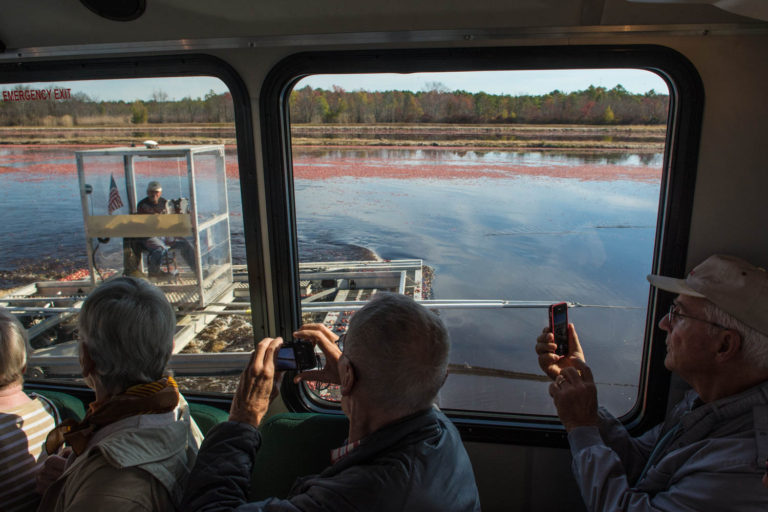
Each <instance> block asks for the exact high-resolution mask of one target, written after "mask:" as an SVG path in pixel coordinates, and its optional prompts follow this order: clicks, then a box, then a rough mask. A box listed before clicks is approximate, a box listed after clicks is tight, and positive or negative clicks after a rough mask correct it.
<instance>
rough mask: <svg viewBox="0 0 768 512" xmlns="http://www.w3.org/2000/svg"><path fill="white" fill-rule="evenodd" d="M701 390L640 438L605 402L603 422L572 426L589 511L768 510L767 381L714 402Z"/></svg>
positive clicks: (578, 479)
mask: <svg viewBox="0 0 768 512" xmlns="http://www.w3.org/2000/svg"><path fill="white" fill-rule="evenodd" d="M697 398H698V397H697V395H696V393H694V392H693V391H691V392H689V393H688V394H687V396H686V397H685V399H683V400H682V401H681V402H680V403H679V404H677V406H676V407H675V408H674V410H673V411H672V412H671V413H670V414H669V416H668V417H667V419H666V421H665V422H664V423H662V424H661V425H657V426H656V427H654V428H653V429H651V430H649V431H648V432H646V433H645V434H643V435H642V436H639V437H636V438H633V437H631V436H630V435H629V434H628V432H627V430H626V429H625V428H624V426H623V425H622V424H621V423H620V422H619V421H618V420H616V419H615V418H613V417H612V416H611V415H610V414H608V413H607V412H606V411H604V410H601V411H600V416H601V424H600V426H599V428H598V427H578V428H575V429H573V430H571V432H570V433H569V434H568V439H569V441H570V444H571V453H572V455H573V471H574V476H575V477H576V482H577V483H578V484H579V487H580V489H581V494H582V496H583V497H584V501H585V503H586V505H587V509H588V510H589V511H590V512H601V511H611V512H614V511H624V512H641V511H669V512H673V511H674V512H679V511H701V510H717V511H718V512H720V511H727V510H733V511H740V512H742V511H743V512H746V511H766V510H768V489H766V488H765V487H763V485H762V483H761V482H760V478H761V476H762V475H763V473H764V472H765V459H766V456H768V382H764V383H762V384H760V385H758V386H755V387H753V388H751V389H748V390H747V391H744V392H743V393H739V394H738V395H733V396H729V397H726V398H722V399H720V400H716V401H714V402H710V403H701V401H700V400H697ZM662 438H665V440H666V442H664V443H659V440H660V439H662ZM657 444H659V445H660V446H662V448H661V449H659V448H656V451H657V452H658V453H657V454H656V455H655V456H654V460H653V461H651V462H650V463H649V459H650V458H651V453H652V452H653V451H654V448H655V447H656V445H657Z"/></svg>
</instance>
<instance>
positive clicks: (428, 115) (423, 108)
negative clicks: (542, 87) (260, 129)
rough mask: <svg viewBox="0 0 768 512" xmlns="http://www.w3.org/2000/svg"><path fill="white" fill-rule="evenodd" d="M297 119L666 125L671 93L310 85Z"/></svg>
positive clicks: (295, 100) (302, 93) (301, 94)
mask: <svg viewBox="0 0 768 512" xmlns="http://www.w3.org/2000/svg"><path fill="white" fill-rule="evenodd" d="M289 101H290V113H291V122H292V123H313V124H320V123H341V124H349V123H366V124H370V123H462V124H486V123H519V124H663V123H666V120H667V111H668V108H669V96H668V95H666V94H658V93H656V92H655V91H653V90H650V91H648V92H647V93H645V94H632V93H630V92H629V91H627V90H626V89H625V88H624V87H622V86H621V85H617V86H616V87H614V88H612V89H606V88H605V87H595V86H590V87H589V88H587V89H585V90H582V91H576V92H571V93H562V92H560V91H557V90H555V91H552V92H550V93H548V94H544V95H519V96H511V95H503V94H487V93H484V92H479V93H470V92H466V91H452V92H449V91H448V90H447V89H446V88H445V86H443V85H442V84H440V83H432V84H427V87H426V90H423V91H419V92H411V91H384V92H368V91H362V90H361V91H353V92H347V91H345V90H344V89H342V88H341V87H338V86H333V88H332V89H331V90H330V91H328V90H324V89H313V88H312V87H310V86H306V87H304V88H302V89H298V90H294V91H293V92H292V94H291V96H290V100H289Z"/></svg>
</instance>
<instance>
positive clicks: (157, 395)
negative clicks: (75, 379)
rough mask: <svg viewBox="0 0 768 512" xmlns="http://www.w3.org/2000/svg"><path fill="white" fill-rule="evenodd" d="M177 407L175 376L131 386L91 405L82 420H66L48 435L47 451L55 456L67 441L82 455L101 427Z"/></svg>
mask: <svg viewBox="0 0 768 512" xmlns="http://www.w3.org/2000/svg"><path fill="white" fill-rule="evenodd" d="M178 404H179V388H178V385H177V384H176V381H175V380H173V377H170V376H169V377H164V378H162V379H160V380H157V381H155V382H150V383H148V384H137V385H135V386H131V387H130V388H128V389H126V390H125V392H124V393H121V394H119V395H115V396H113V397H111V398H109V399H108V400H105V401H103V402H93V403H91V404H90V405H89V406H88V413H87V414H86V415H85V418H83V421H81V422H77V421H76V420H73V419H67V420H64V421H63V422H62V423H61V424H60V425H59V426H58V427H56V428H54V429H53V430H51V432H50V433H49V434H48V437H47V438H46V440H45V449H46V451H47V452H48V453H49V454H52V453H56V452H57V451H58V449H59V448H60V447H61V445H63V444H64V443H65V442H66V443H67V444H68V445H69V446H71V447H72V450H73V451H74V452H75V454H76V455H80V454H81V453H83V451H85V448H86V447H87V446H88V441H90V439H91V437H93V435H94V434H95V433H96V431H98V430H99V429H100V428H102V427H106V426H107V425H111V424H112V423H115V422H116V421H119V420H122V419H124V418H128V417H130V416H137V415H139V414H160V413H164V412H170V411H172V410H174V409H175V408H176V406H177V405H178Z"/></svg>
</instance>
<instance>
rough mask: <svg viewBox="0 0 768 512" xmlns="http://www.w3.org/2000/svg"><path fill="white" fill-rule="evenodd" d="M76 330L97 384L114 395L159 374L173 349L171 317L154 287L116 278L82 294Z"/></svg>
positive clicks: (137, 281)
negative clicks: (99, 383) (81, 304)
mask: <svg viewBox="0 0 768 512" xmlns="http://www.w3.org/2000/svg"><path fill="white" fill-rule="evenodd" d="M78 329H79V331H80V337H81V339H82V342H83V343H85V345H86V346H87V347H88V354H89V355H90V357H91V359H92V360H93V363H94V367H95V372H96V374H97V375H98V376H99V380H100V381H101V384H102V385H103V386H104V387H105V388H106V389H107V390H108V391H109V392H110V393H120V392H122V391H125V390H126V389H127V388H129V387H130V386H133V385H135V384H144V383H147V382H152V381H155V380H158V379H160V378H161V377H162V376H163V373H164V371H165V366H166V364H167V363H168V359H169V358H170V357H171V352H172V351H173V335H174V332H175V329H176V316H175V314H174V312H173V308H172V307H171V304H170V303H169V302H168V299H166V298H165V295H164V294H163V292H162V291H160V289H159V288H157V287H156V286H154V285H153V284H150V283H149V282H147V281H144V280H142V279H137V278H133V277H119V278H116V279H111V280H109V281H105V282H104V283H103V284H102V285H101V286H99V287H98V288H96V289H95V290H94V291H93V292H91V294H90V295H88V298H87V299H86V300H85V302H84V303H83V307H82V309H81V310H80V317H79V318H78Z"/></svg>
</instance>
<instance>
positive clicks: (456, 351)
mask: <svg viewBox="0 0 768 512" xmlns="http://www.w3.org/2000/svg"><path fill="white" fill-rule="evenodd" d="M77 149H81V148H73V147H67V148H60V147H57V148H35V147H5V148H2V149H1V150H0V201H1V202H2V204H3V206H4V210H3V216H2V218H3V222H2V223H0V243H1V244H2V245H1V246H2V248H3V249H2V251H0V279H3V281H2V283H0V285H2V286H4V287H7V286H10V285H11V284H14V283H15V281H14V276H16V277H18V275H19V269H20V268H22V267H24V266H25V265H29V264H30V263H31V262H32V263H34V262H41V261H43V260H44V258H45V257H49V258H54V259H56V260H59V261H66V262H68V263H67V264H68V265H71V266H73V267H78V268H79V267H85V266H86V261H85V239H84V235H83V219H82V206H81V202H80V196H79V193H78V188H77V176H76V172H75V168H74V151H75V150H77ZM294 164H295V177H296V179H295V190H296V213H297V225H298V237H299V239H298V242H299V252H300V257H301V259H302V260H305V261H308V260H318V259H322V260H331V259H343V258H347V259H358V258H362V257H365V256H366V253H367V251H369V250H371V251H375V252H376V253H377V254H378V255H379V256H381V257H382V258H389V259H396V258H421V259H423V260H424V261H425V263H426V264H428V265H430V266H432V267H434V268H435V277H434V280H433V283H432V286H433V293H434V297H435V298H438V299H512V300H525V299H529V300H544V301H551V302H556V301H561V300H567V301H573V302H579V303H582V304H588V305H606V306H612V307H611V308H580V309H572V310H571V313H570V315H571V319H572V321H574V322H575V323H576V324H577V328H578V330H579V332H580V334H581V337H582V340H583V343H584V346H585V350H586V351H587V356H588V358H589V362H590V364H591V365H592V366H593V367H594V372H595V375H596V378H597V380H598V381H599V382H600V385H599V390H600V394H601V402H602V403H603V404H604V405H606V406H608V408H609V409H610V410H612V411H613V412H615V413H618V414H621V413H624V412H626V411H627V410H629V409H630V408H631V406H632V404H633V403H634V399H635V393H636V389H635V387H634V385H635V384H636V383H637V380H638V375H639V369H640V359H641V351H642V338H643V331H644V328H645V321H646V311H645V305H646V303H647V299H648V285H647V283H646V281H645V274H647V273H648V272H649V270H650V263H651V257H652V250H653V244H654V233H655V226H656V215H657V209H658V202H659V178H660V175H661V171H660V169H661V164H662V155H661V154H623V153H615V154H614V153H579V152H572V151H568V152H554V153H553V152H535V151H527V152H513V151H500V150H466V151H453V150H444V149H435V148H419V149H402V148H365V149H351V150H350V149H340V148H334V149H327V148H325V149H317V148H299V149H297V150H295V152H294ZM154 170H155V171H158V169H154ZM172 171H173V172H174V173H175V170H172ZM227 171H228V176H229V182H228V195H229V201H230V212H231V218H230V221H231V236H232V249H233V259H234V261H235V263H244V262H245V253H244V251H245V249H244V240H243V223H242V216H241V203H240V201H241V196H240V190H239V184H238V182H237V181H236V179H235V177H236V176H237V162H236V158H235V155H234V152H233V150H231V149H229V150H228V152H227ZM25 268H26V267H25ZM441 314H442V317H443V318H444V320H445V321H446V323H447V324H448V326H449V328H450V330H451V336H452V339H453V343H454V344H453V352H452V358H451V362H452V363H453V364H457V365H469V366H480V367H488V368H501V369H506V370H510V371H517V372H528V373H535V372H538V368H537V366H536V361H535V356H534V354H533V349H532V346H533V342H534V339H535V337H536V335H537V333H539V332H540V331H541V329H542V328H543V327H544V325H545V324H546V312H545V310H514V311H513V310H497V311H469V312H467V311H463V312H460V311H443V312H442V313H441ZM441 400H442V404H443V406H444V407H448V408H461V409H475V410H487V411H499V410H507V411H516V412H521V411H522V412H525V413H532V414H547V413H551V412H552V410H551V407H550V400H549V398H548V396H547V395H546V386H545V385H544V384H543V383H541V382H528V381H521V380H509V379H504V378H499V377H473V376H468V375H466V374H461V375H452V376H451V377H449V379H448V383H447V385H446V388H445V390H444V391H443V393H442V397H441Z"/></svg>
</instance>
